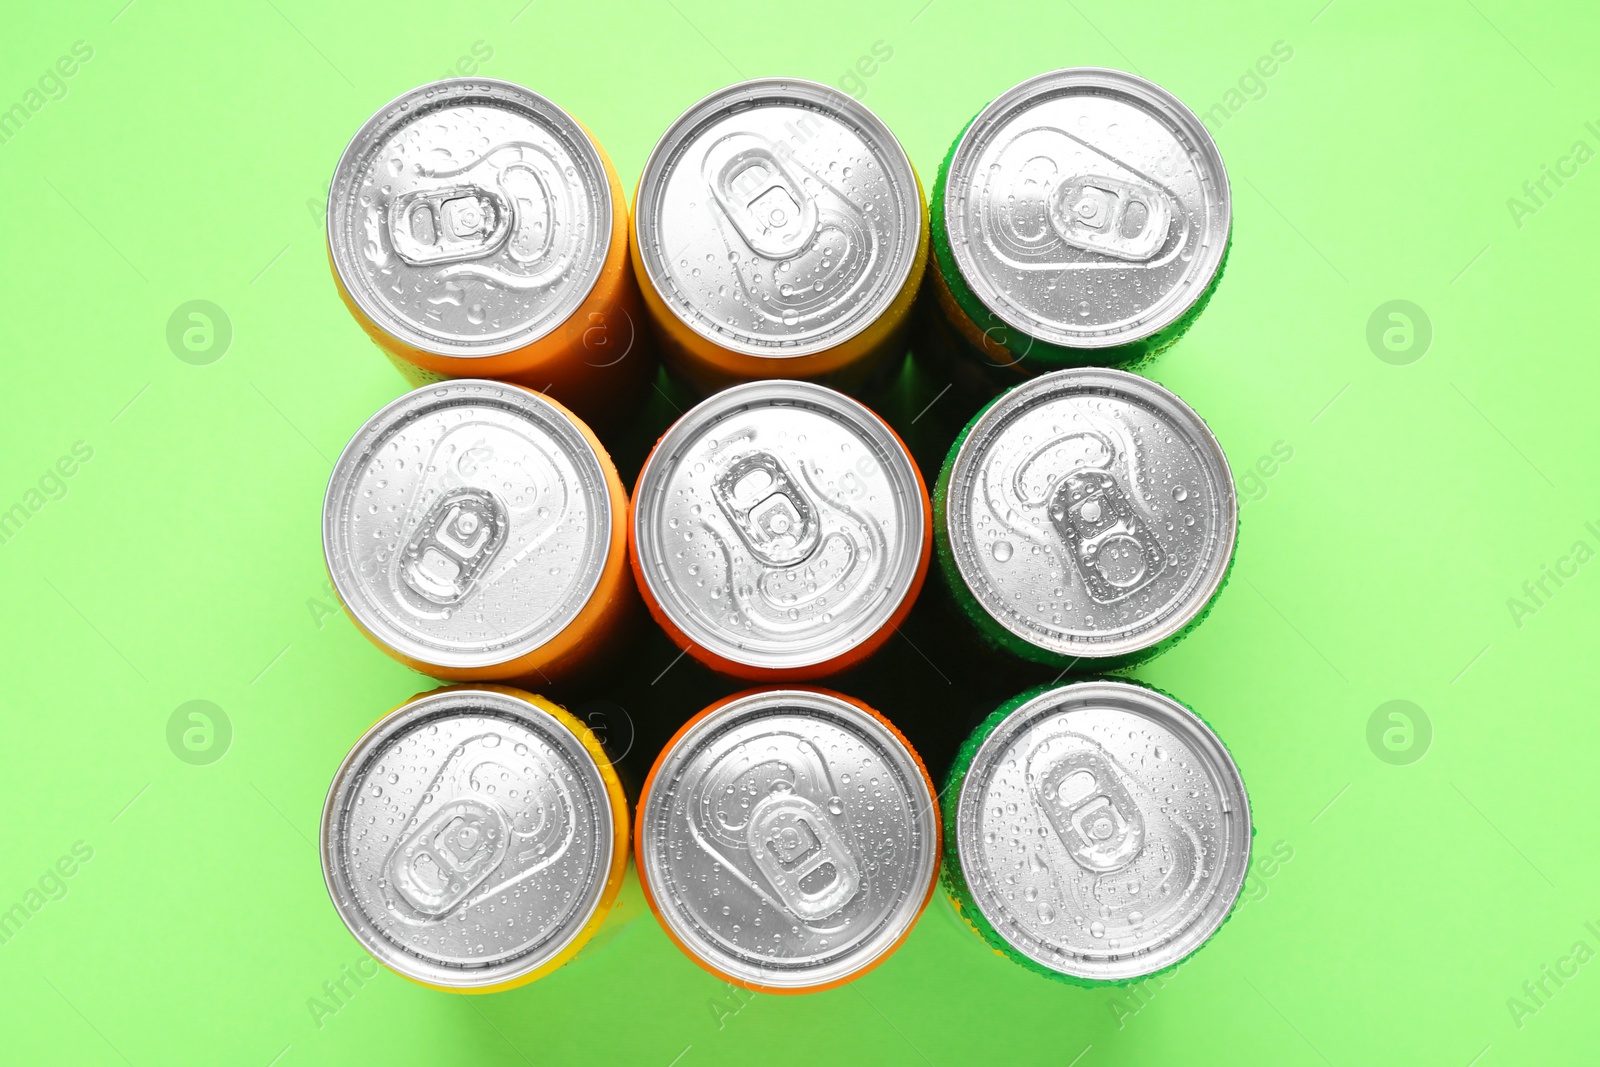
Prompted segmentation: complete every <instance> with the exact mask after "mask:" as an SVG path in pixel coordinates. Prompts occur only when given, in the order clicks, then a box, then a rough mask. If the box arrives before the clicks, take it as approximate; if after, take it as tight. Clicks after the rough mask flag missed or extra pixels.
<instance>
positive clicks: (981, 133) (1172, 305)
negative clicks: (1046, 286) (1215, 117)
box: [941, 67, 1233, 350]
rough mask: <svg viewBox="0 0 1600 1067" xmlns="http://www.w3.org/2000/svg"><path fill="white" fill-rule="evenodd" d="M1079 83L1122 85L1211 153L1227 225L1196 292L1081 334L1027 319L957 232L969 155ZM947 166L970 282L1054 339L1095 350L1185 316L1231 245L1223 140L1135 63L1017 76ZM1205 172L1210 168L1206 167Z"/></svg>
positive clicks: (947, 211) (987, 301)
mask: <svg viewBox="0 0 1600 1067" xmlns="http://www.w3.org/2000/svg"><path fill="white" fill-rule="evenodd" d="M1073 89H1088V90H1099V91H1101V92H1103V93H1120V94H1123V95H1125V96H1128V97H1131V98H1133V100H1134V101H1135V102H1136V103H1138V104H1140V105H1143V106H1144V107H1145V108H1146V109H1147V110H1149V111H1150V112H1151V113H1152V114H1153V115H1154V116H1155V117H1156V118H1158V119H1160V120H1161V121H1162V122H1163V123H1164V124H1165V125H1166V126H1167V128H1168V129H1169V130H1170V131H1172V132H1174V133H1175V134H1181V135H1186V136H1187V138H1188V139H1189V141H1190V142H1191V144H1192V145H1193V146H1194V149H1195V151H1196V152H1197V153H1198V154H1199V155H1201V156H1202V157H1204V159H1205V164H1206V166H1207V167H1209V168H1211V170H1212V173H1211V175H1209V177H1211V179H1212V181H1213V183H1214V185H1215V186H1216V188H1217V190H1218V193H1217V210H1218V211H1219V212H1220V213H1221V215H1222V218H1223V220H1224V225H1223V226H1222V228H1221V233H1220V234H1218V238H1219V239H1218V240H1216V241H1213V242H1212V243H1211V246H1210V247H1208V248H1207V250H1206V254H1205V257H1204V260H1203V261H1202V266H1203V268H1204V274H1203V276H1202V275H1200V274H1195V275H1194V277H1195V280H1196V282H1198V281H1200V279H1201V278H1202V277H1203V279H1204V284H1195V285H1193V286H1192V291H1191V293H1190V295H1189V297H1188V299H1186V300H1181V301H1169V305H1168V307H1167V308H1166V310H1165V311H1164V312H1163V313H1162V314H1161V315H1159V316H1157V317H1155V318H1149V319H1144V320H1142V321H1141V322H1140V323H1139V324H1137V325H1136V326H1134V327H1132V328H1129V329H1124V330H1121V331H1103V332H1099V333H1096V334H1093V335H1088V334H1079V333H1075V332H1072V331H1069V330H1065V329H1062V328H1060V326H1059V325H1058V324H1051V323H1044V322H1042V321H1040V318H1039V317H1037V316H1036V317H1035V321H1031V322H1030V321H1028V320H1027V319H1025V318H1024V317H1023V316H1022V315H1021V314H1020V313H1019V312H1018V310H1017V309H1016V308H1015V307H1014V306H1013V305H1011V304H1010V303H1009V302H1006V301H1002V300H999V299H997V293H996V289H995V287H994V285H993V284H992V283H990V282H989V281H988V279H987V278H986V277H985V276H984V275H983V274H982V273H981V272H979V271H978V269H977V264H976V263H975V261H974V260H973V257H972V251H971V249H970V247H969V242H965V241H960V240H956V239H955V237H956V234H957V231H958V230H959V231H961V232H964V231H965V220H964V217H963V216H962V215H961V213H960V212H959V211H955V210H953V208H954V207H955V203H954V202H955V200H956V195H957V190H958V189H959V188H960V187H962V186H963V184H964V182H963V181H962V180H960V179H961V177H962V175H963V172H964V170H965V168H966V167H967V166H968V165H969V164H970V158H969V157H971V156H972V155H973V154H974V153H976V152H978V151H980V150H981V148H982V147H983V145H984V143H985V138H986V137H987V136H988V134H989V133H990V132H992V130H993V128H995V127H996V126H998V125H999V124H1000V123H1003V122H1004V121H1006V120H1008V119H1009V118H1011V117H1012V115H1013V114H1015V113H1016V112H1017V111H1018V110H1020V109H1021V108H1022V107H1025V106H1027V105H1029V104H1032V103H1033V102H1035V101H1036V100H1038V99H1039V98H1041V97H1043V96H1045V95H1047V94H1049V95H1054V94H1060V93H1063V92H1067V91H1070V90H1073ZM944 171H945V180H944V182H943V190H942V192H943V198H942V199H943V203H942V204H941V209H942V210H941V214H942V215H943V217H944V225H945V230H946V236H947V238H948V242H947V243H948V244H949V247H950V254H951V256H952V257H953V258H954V261H955V265H956V269H957V270H958V271H959V272H960V273H961V276H962V281H963V283H964V284H965V285H966V287H967V288H968V289H969V290H970V291H971V292H972V294H973V296H975V297H976V298H977V299H978V300H979V301H980V302H981V303H982V305H983V307H985V308H986V309H987V310H988V311H989V312H990V314H992V315H994V316H995V318H997V319H999V320H1000V321H1001V322H1003V323H1005V324H1006V325H1007V326H1009V327H1011V328H1012V329H1014V330H1017V331H1018V332H1019V333H1021V334H1022V335H1023V336H1025V337H1031V338H1037V339H1038V340H1041V341H1044V342H1046V343H1048V344H1053V345H1058V346H1060V347H1063V348H1069V349H1090V350H1093V349H1107V348H1119V347H1121V346H1124V345H1127V344H1129V343H1132V342H1137V341H1141V340H1144V339H1146V338H1149V337H1153V336H1154V335H1156V334H1158V333H1160V332H1161V331H1162V330H1164V329H1167V328H1168V327H1170V326H1171V325H1172V324H1173V323H1175V322H1177V321H1179V320H1180V319H1182V318H1183V316H1184V314H1185V313H1186V312H1187V311H1188V310H1189V309H1190V308H1191V307H1192V306H1193V305H1194V304H1195V302H1196V301H1198V300H1199V299H1200V298H1201V297H1202V296H1204V295H1205V293H1206V292H1207V290H1208V288H1209V287H1210V284H1211V282H1212V281H1213V280H1215V278H1216V276H1217V273H1218V271H1219V270H1220V269H1221V267H1222V262H1223V259H1224V258H1225V256H1226V252H1227V246H1228V241H1227V239H1226V236H1227V234H1228V233H1229V232H1230V231H1231V229H1232V225H1233V193H1232V187H1231V185H1230V183H1229V180H1228V168H1227V166H1226V164H1224V162H1223V160H1222V153H1221V151H1220V150H1219V149H1218V148H1217V143H1216V140H1215V139H1214V138H1213V137H1212V136H1211V132H1210V131H1209V130H1207V129H1206V128H1205V124H1204V123H1202V122H1201V121H1200V119H1199V117H1198V116H1196V115H1195V113H1194V111H1193V110H1191V109H1190V108H1189V106H1188V105H1187V104H1185V103H1184V102H1183V101H1182V100H1179V99H1178V98H1177V97H1176V96H1174V95H1173V94H1172V93H1171V92H1170V91H1168V90H1167V89H1164V88H1162V87H1161V86H1160V85H1157V84H1156V83H1155V82H1153V81H1150V80H1149V79H1148V78H1142V77H1139V76H1138V75H1136V74H1130V73H1128V72H1127V71H1122V70H1116V69H1114V68H1111V67H1063V68H1061V69H1059V70H1053V71H1047V72H1045V73H1043V74H1036V75H1034V76H1033V77H1031V78H1027V79H1025V80H1023V81H1021V82H1019V83H1017V84H1016V85H1014V86H1012V87H1011V88H1010V89H1007V90H1006V91H1005V92H1003V93H1001V94H1000V95H999V96H997V97H995V99H994V100H992V101H990V103H989V104H988V106H986V107H985V108H984V109H983V110H982V111H980V112H978V114H977V117H975V118H974V119H973V120H972V121H971V122H970V123H968V125H967V128H966V129H965V130H963V131H962V132H961V136H960V137H959V139H958V140H957V141H956V143H955V147H954V148H952V150H951V152H950V156H949V160H948V163H947V165H946V167H945V168H944ZM1202 177H1203V178H1204V177H1207V175H1204V174H1203V175H1202ZM1173 291H1176V290H1173Z"/></svg>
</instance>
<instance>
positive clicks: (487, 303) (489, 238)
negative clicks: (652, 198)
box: [328, 78, 655, 421]
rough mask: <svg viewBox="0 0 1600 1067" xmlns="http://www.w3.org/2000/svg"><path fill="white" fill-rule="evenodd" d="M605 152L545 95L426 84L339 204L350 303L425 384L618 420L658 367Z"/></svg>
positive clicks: (375, 144) (340, 269)
mask: <svg viewBox="0 0 1600 1067" xmlns="http://www.w3.org/2000/svg"><path fill="white" fill-rule="evenodd" d="M627 231H628V206H627V200H626V198H625V197H624V195H623V192H622V185H621V182H620V181H619V179H618V178H617V173H616V171H615V169H613V167H612V166H611V162H610V160H609V159H607V157H606V154H605V152H604V151H602V150H601V148H600V146H599V145H598V144H597V143H596V142H595V140H594V138H592V137H591V136H590V135H589V133H588V131H587V130H585V129H584V128H583V127H582V126H580V125H579V124H578V122H577V121H576V120H575V119H573V118H572V116H570V115H568V114H567V113H566V112H565V111H563V110H561V108H559V107H557V106H556V105H555V104H553V103H551V102H550V101H549V100H546V99H545V98H544V97H542V96H540V95H539V94H537V93H535V92H532V91H531V90H528V89H525V88H523V87H522V86H520V85H513V84H511V83H510V82H504V81H496V80H494V79H489V78H451V79H448V80H445V81H440V82H434V83H432V84H430V85H424V86H421V87H420V88H417V89H413V90H411V91H410V92H408V93H406V94H404V95H402V96H400V97H398V98H396V99H395V100H393V101H391V102H390V103H389V104H387V105H385V106H384V107H383V108H382V109H380V110H379V111H378V113H377V114H375V115H373V116H372V118H370V119H368V120H367V122H366V124H365V125H363V126H362V127H361V129H360V131H358V132H357V133H356V135H355V137H354V138H353V139H352V140H351V141H350V145H349V147H347V148H346V149H345V151H344V155H343V156H342V157H341V158H340V160H339V165H338V167H337V169H336V170H335V171H334V177H333V182H332V185H331V186H330V189H329V193H328V257H329V260H330V262H331V263H332V266H333V276H334V281H335V282H336V283H337V284H338V287H339V295H340V296H341V297H342V298H343V299H344V302H345V304H346V306H348V307H349V309H350V313H351V314H352V315H354V316H355V319H356V321H357V322H358V323H360V325H361V328H362V329H364V330H365V331H366V332H367V334H368V335H369V336H370V337H371V338H372V339H373V340H374V341H376V342H377V344H378V346H379V347H380V348H381V349H383V350H384V351H385V352H386V353H388V354H389V356H390V357H391V358H392V359H393V360H394V361H395V363H396V365H397V366H398V367H400V369H401V371H402V372H403V373H405V374H406V376H407V377H408V378H409V379H410V380H411V382H412V384H413V385H420V384H423V383H424V382H430V381H438V380H440V379H444V378H497V379H502V380H506V381H515V382H517V383H519V384H521V385H526V386H528V387H529V388H531V389H538V390H540V391H541V392H547V393H549V394H550V395H552V396H554V397H555V398H556V399H558V400H560V401H561V402H562V403H564V404H567V405H569V406H571V407H572V408H574V409H575V410H577V411H579V412H580V413H581V414H583V416H584V417H585V418H588V419H591V420H600V421H604V420H605V419H606V418H608V417H610V416H613V415H615V414H617V413H619V412H622V411H625V410H627V409H628V408H630V407H631V406H632V405H633V404H634V403H635V402H636V401H637V400H638V399H640V398H642V396H643V395H644V392H645V390H647V389H648V388H649V383H650V381H651V380H652V377H653V374H654V369H655V363H654V357H653V354H652V352H651V350H650V346H649V345H647V344H636V343H635V341H636V337H635V334H636V332H638V331H640V330H642V329H643V326H644V324H643V322H642V314H641V311H640V307H639V294H638V286H637V284H636V283H635V281H634V279H633V268H632V266H631V264H630V263H629V259H628V251H627V245H628V238H627Z"/></svg>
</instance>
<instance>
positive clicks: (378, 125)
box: [324, 78, 616, 359]
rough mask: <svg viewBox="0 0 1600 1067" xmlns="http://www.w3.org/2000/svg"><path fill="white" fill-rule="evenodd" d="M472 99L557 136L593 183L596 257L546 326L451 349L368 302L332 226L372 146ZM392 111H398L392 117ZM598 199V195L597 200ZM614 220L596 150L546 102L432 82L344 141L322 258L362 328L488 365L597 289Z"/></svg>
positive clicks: (528, 92)
mask: <svg viewBox="0 0 1600 1067" xmlns="http://www.w3.org/2000/svg"><path fill="white" fill-rule="evenodd" d="M441 90H443V91H446V92H449V91H452V90H455V91H458V97H459V99H458V98H457V97H448V96H447V97H445V98H444V99H440V100H429V101H428V104H427V106H426V107H424V108H414V107H412V104H413V103H414V102H415V101H417V100H428V98H429V97H431V96H433V94H434V93H436V92H438V91H441ZM474 90H477V91H478V93H477V95H482V93H483V91H484V90H487V91H488V92H490V93H495V92H498V93H501V94H504V98H494V97H491V98H490V99H489V100H488V101H487V102H490V103H493V104H495V105H497V106H500V107H502V108H504V107H505V106H506V105H508V104H517V105H520V106H521V107H522V108H523V109H524V110H525V111H526V112H527V113H528V114H529V115H530V117H532V118H534V119H536V120H538V121H540V122H541V123H542V124H543V125H544V126H545V127H546V129H548V130H549V132H550V133H551V134H552V135H553V136H556V137H557V138H558V139H559V140H561V141H562V143H563V144H565V145H566V147H567V149H568V150H569V151H571V152H572V153H573V154H574V155H575V156H578V157H580V158H581V159H582V161H583V163H584V164H585V166H587V167H588V168H589V169H590V171H591V173H592V175H593V176H594V178H595V183H594V184H595V189H592V190H589V191H590V192H591V193H594V194H595V195H594V202H595V233H596V235H597V236H596V240H595V257H594V264H593V269H592V270H591V271H590V275H591V277H590V278H589V279H588V281H587V284H584V285H582V286H575V287H574V288H573V289H572V290H571V291H570V292H569V293H568V295H567V297H566V298H565V299H564V300H563V301H562V303H561V304H558V305H556V306H555V307H556V310H554V311H552V312H549V313H546V314H545V316H544V318H545V319H546V321H545V323H544V324H543V325H541V326H540V327H539V328H538V329H536V330H524V331H521V332H518V333H515V334H513V335H511V336H509V337H506V338H504V339H502V340H500V341H495V342H490V343H485V344H466V343H452V342H449V341H446V340H443V339H441V338H439V337H437V336H431V335H428V334H425V333H423V332H422V331H420V330H418V329H417V328H416V327H415V326H414V325H413V324H412V323H411V322H410V321H409V320H407V319H405V318H403V317H402V316H399V315H396V314H395V313H394V312H392V311H391V310H389V309H388V308H386V307H384V306H383V305H381V304H380V303H379V302H377V301H374V300H373V298H372V295H371V293H370V292H369V291H368V290H369V288H370V283H369V281H368V279H367V278H366V276H365V275H364V274H362V273H361V272H360V271H358V270H354V269H353V268H352V267H351V266H350V265H349V264H348V262H347V260H348V258H349V256H350V250H349V248H348V247H347V245H346V243H345V242H344V241H343V239H342V237H341V236H340V233H341V229H342V228H341V227H339V226H338V225H337V223H338V219H337V217H336V215H337V214H338V213H339V212H340V211H342V210H343V202H342V200H341V198H340V195H339V194H340V193H341V191H345V190H343V186H345V185H346V184H348V183H349V182H350V181H351V180H352V178H353V177H354V175H353V173H352V171H353V168H354V167H355V166H356V165H357V163H358V162H360V160H361V157H363V156H364V155H365V154H366V153H367V152H368V151H369V150H370V149H371V147H372V146H373V144H374V143H375V142H376V141H378V140H379V139H381V138H383V137H385V136H387V135H388V134H389V133H391V132H393V130H394V129H396V128H397V127H398V126H399V125H400V124H401V123H402V122H403V121H406V120H410V119H413V118H415V117H416V116H417V115H420V114H425V113H426V111H427V110H428V109H430V108H438V107H442V106H447V105H449V104H452V103H470V102H471V101H472V100H473V98H474V92H473V91H474ZM396 109H398V111H397V110H396ZM596 191H597V192H596ZM615 212H616V205H615V204H614V203H613V202H612V190H611V181H610V179H609V177H608V174H607V169H606V164H605V161H604V158H603V157H602V155H601V153H600V150H599V146H598V145H596V144H595V142H594V139H593V137H591V136H590V134H589V131H588V130H586V129H584V127H583V125H582V124H581V123H579V122H578V120H577V119H575V118H573V117H572V115H571V113H570V112H568V111H567V110H566V109H565V108H563V107H561V106H560V105H559V104H557V103H555V102H554V101H552V100H551V99H549V98H548V97H546V96H543V95H542V94H540V93H536V92H534V91H533V90H532V89H529V88H528V87H526V86H524V85H519V84H517V83H516V82H513V81H506V80H505V79H502V78H441V79H439V80H438V81H432V82H428V83H426V84H424V85H419V86H417V87H416V88H414V89H408V90H406V91H405V92H403V93H401V94H400V95H399V96H396V97H395V98H394V99H392V100H390V101H389V102H388V103H387V104H384V105H383V106H382V107H381V108H379V109H378V110H377V111H375V112H373V113H372V115H371V116H370V117H369V118H368V119H367V120H366V121H365V122H363V123H362V124H361V126H360V128H359V129H357V130H356V133H355V136H353V137H351V138H350V141H349V143H347V144H346V145H345V148H344V151H343V152H341V153H340V155H339V162H338V163H337V164H336V165H335V166H334V169H333V181H332V183H331V184H330V185H329V187H328V210H327V212H326V218H325V223H324V230H325V232H326V237H327V242H328V252H329V255H328V258H329V260H330V261H331V262H332V264H333V269H334V272H335V273H336V274H337V275H338V280H339V284H340V285H342V286H343V287H344V290H345V292H346V293H348V294H349V296H350V300H351V301H352V302H354V304H355V305H356V307H357V308H359V309H360V311H361V313H362V314H363V315H364V316H366V318H367V320H368V321H369V322H371V323H373V324H374V325H375V326H376V327H377V328H378V329H380V330H382V331H383V332H384V333H385V334H386V335H388V336H390V337H393V338H395V339H396V340H398V341H401V342H403V343H404V344H407V345H410V346H412V347H414V348H416V349H417V350H418V351H419V352H425V353H427V354H429V355H434V356H446V357H450V358H452V359H487V358H490V357H493V356H503V355H505V354H506V353H508V352H515V351H517V350H519V349H522V348H526V347H527V346H528V345H531V344H533V343H535V342H537V341H540V340H542V339H543V338H545V337H548V336H550V335H551V334H552V333H554V332H555V331H556V330H558V329H560V328H561V326H562V325H563V324H564V323H566V322H567V321H568V320H570V319H571V318H572V315H573V313H574V312H575V311H577V310H578V308H580V307H582V306H583V303H584V301H586V300H587V299H589V295H590V294H591V293H592V292H594V288H595V286H596V285H598V284H599V282H600V276H601V274H602V273H603V270H602V268H603V267H604V265H605V261H606V258H607V256H608V255H609V253H610V250H611V242H612V240H613V238H614V234H613V232H612V231H613V229H614V227H613V226H612V218H613V215H614V214H615Z"/></svg>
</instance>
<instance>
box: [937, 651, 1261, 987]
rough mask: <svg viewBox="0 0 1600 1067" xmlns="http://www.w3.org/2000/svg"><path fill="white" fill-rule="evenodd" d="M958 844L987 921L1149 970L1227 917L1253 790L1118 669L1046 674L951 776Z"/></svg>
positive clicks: (1208, 735) (1102, 963)
mask: <svg viewBox="0 0 1600 1067" xmlns="http://www.w3.org/2000/svg"><path fill="white" fill-rule="evenodd" d="M955 821H956V826H955V838H956V851H957V853H958V859H959V864H960V870H961V874H962V877H963V879H964V881H965V882H966V886H967V889H968V892H969V893H970V894H971V896H972V899H973V902H974V903H975V904H976V905H977V907H978V910H979V912H980V913H981V915H982V916H983V918H984V919H985V920H986V921H987V922H988V924H989V925H990V926H991V927H992V928H993V930H994V932H995V933H997V934H999V935H1000V937H1001V938H1003V939H1004V940H1005V942H1006V943H1007V944H1009V945H1011V946H1012V947H1013V948H1014V949H1015V950H1016V951H1017V952H1019V953H1021V954H1022V955H1024V956H1025V957H1027V958H1028V959H1030V960H1032V961H1034V962H1035V963H1037V964H1040V965H1041V966H1043V967H1045V968H1047V969H1048V970H1051V971H1055V972H1057V973H1060V974H1064V975H1070V976H1073V977H1076V978H1084V979H1092V980H1101V981H1117V980H1122V979H1128V978H1135V977H1138V976H1140V975H1146V974H1151V973H1153V972H1155V971H1159V970H1161V969H1162V968H1164V967H1167V966H1170V965H1171V964H1174V963H1176V962H1178V961H1179V960H1181V959H1182V958H1183V957H1184V956H1187V955H1188V954H1189V953H1190V952H1193V951H1194V950H1195V949H1196V948H1198V947H1199V946H1200V945H1201V944H1203V943H1204V942H1205V940H1206V939H1207V938H1208V937H1210V936H1211V934H1212V933H1214V932H1215V931H1216V929H1217V927H1219V926H1221V925H1222V922H1223V920H1224V919H1226V918H1227V916H1228V913H1229V912H1230V911H1231V910H1232V909H1233V905H1234V902H1235V900H1237V899H1238V896H1239V890H1240V888H1241V887H1242V886H1243V884H1244V878H1245V874H1246V868H1247V866H1248V864H1249V861H1250V835H1251V823H1250V802H1249V798H1248V797H1247V796H1246V794H1245V789H1244V781H1243V780H1242V779H1241V778H1240V777H1239V771H1238V768H1237V767H1235V766H1234V763H1233V759H1232V758H1231V757H1230V756H1229V755H1228V751H1227V749H1226V748H1224V747H1223V745H1222V742H1221V741H1219V740H1218V739H1217V736H1216V734H1214V733H1212V732H1211V729H1210V728H1209V727H1208V726H1206V724H1205V723H1204V722H1202V721H1201V720H1200V719H1199V718H1198V717H1197V716H1196V715H1195V714H1194V713H1193V712H1191V711H1190V710H1189V709H1188V708H1185V707H1184V706H1183V705H1182V704H1179V703H1178V702H1177V701H1175V700H1173V699H1172V698H1170V697H1168V696H1165V695H1164V694H1161V693H1158V692H1155V691H1154V690H1151V689H1146V688H1144V687H1143V686H1138V685H1130V684H1128V683H1126V682H1116V681H1108V680H1101V681H1092V682H1079V683H1075V684H1072V685H1065V686H1061V687H1059V688H1055V689H1048V690H1046V691H1044V692H1042V693H1039V694H1038V695H1037V696H1035V697H1033V698H1032V699H1030V700H1027V701H1025V702H1024V703H1022V704H1021V705H1020V706H1019V707H1017V708H1016V709H1015V710H1013V711H1012V712H1011V713H1010V714H1008V715H1006V716H1005V717H1004V718H1003V719H1002V720H1001V721H1000V722H999V723H998V724H997V725H995V726H994V728H993V729H992V730H991V732H990V733H989V735H988V736H987V737H986V738H985V739H984V740H983V742H982V743H981V744H980V745H979V747H978V749H977V752H976V753H975V754H974V755H973V758H972V763H971V766H970V767H969V768H968V770H967V773H966V777H965V778H964V780H963V781H962V784H961V795H960V798H959V800H958V803H957V815H956V820H955Z"/></svg>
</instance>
